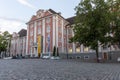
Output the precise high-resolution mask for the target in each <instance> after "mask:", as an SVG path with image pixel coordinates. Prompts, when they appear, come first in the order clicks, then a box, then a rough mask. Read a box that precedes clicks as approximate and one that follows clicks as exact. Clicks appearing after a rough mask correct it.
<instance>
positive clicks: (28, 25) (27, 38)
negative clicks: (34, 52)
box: [26, 25, 29, 55]
mask: <svg viewBox="0 0 120 80" xmlns="http://www.w3.org/2000/svg"><path fill="white" fill-rule="evenodd" d="M28 34H29V25H28V27H27V39H26V55H28V54H29V53H28Z"/></svg>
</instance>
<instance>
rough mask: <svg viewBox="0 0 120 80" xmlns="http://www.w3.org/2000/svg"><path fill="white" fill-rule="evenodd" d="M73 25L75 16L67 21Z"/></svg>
mask: <svg viewBox="0 0 120 80" xmlns="http://www.w3.org/2000/svg"><path fill="white" fill-rule="evenodd" d="M66 20H67V21H68V22H69V23H70V24H71V25H72V24H74V23H75V16H73V17H70V18H67V19H66Z"/></svg>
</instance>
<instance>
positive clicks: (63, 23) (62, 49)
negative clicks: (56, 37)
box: [62, 19, 64, 52]
mask: <svg viewBox="0 0 120 80" xmlns="http://www.w3.org/2000/svg"><path fill="white" fill-rule="evenodd" d="M62 52H64V20H63V19H62Z"/></svg>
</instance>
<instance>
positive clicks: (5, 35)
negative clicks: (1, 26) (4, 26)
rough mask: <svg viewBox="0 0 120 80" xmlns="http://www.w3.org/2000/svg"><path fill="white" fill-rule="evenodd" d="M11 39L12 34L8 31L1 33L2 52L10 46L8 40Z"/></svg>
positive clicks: (0, 47)
mask: <svg viewBox="0 0 120 80" xmlns="http://www.w3.org/2000/svg"><path fill="white" fill-rule="evenodd" d="M10 40H11V35H10V33H9V32H8V31H5V32H3V33H0V53H1V52H2V51H6V50H7V47H8V42H9V41H10Z"/></svg>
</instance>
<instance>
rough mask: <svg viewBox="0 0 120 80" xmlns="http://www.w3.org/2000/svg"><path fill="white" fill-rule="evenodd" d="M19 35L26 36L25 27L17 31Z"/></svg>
mask: <svg viewBox="0 0 120 80" xmlns="http://www.w3.org/2000/svg"><path fill="white" fill-rule="evenodd" d="M18 34H19V37H24V36H27V30H26V29H21V30H20V31H19V32H18Z"/></svg>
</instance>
